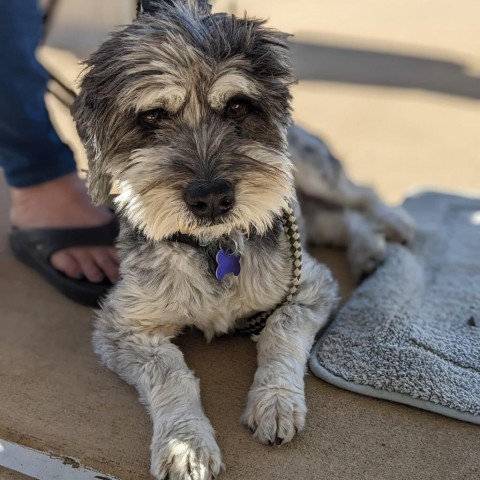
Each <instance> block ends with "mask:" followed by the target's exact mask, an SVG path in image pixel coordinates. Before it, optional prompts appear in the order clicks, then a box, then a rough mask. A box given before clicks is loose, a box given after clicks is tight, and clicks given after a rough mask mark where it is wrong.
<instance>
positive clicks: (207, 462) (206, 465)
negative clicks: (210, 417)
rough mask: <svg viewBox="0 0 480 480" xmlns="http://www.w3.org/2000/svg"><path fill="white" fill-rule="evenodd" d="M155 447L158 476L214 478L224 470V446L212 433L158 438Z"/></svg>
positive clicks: (170, 479) (194, 479)
mask: <svg viewBox="0 0 480 480" xmlns="http://www.w3.org/2000/svg"><path fill="white" fill-rule="evenodd" d="M172 433H173V432H172ZM182 437H184V438H182ZM151 450H152V466H151V473H152V475H153V476H154V477H155V478H156V479H158V480H167V479H168V480H210V479H214V478H216V477H217V476H218V475H219V474H220V473H221V472H222V471H223V470H224V465H223V463H222V457H221V454H220V449H219V448H218V445H217V442H216V441H215V439H214V438H213V436H211V435H209V434H207V435H206V436H200V435H184V434H182V435H175V434H173V435H172V437H171V438H170V439H164V438H159V439H158V440H155V439H154V440H153V442H152V447H151Z"/></svg>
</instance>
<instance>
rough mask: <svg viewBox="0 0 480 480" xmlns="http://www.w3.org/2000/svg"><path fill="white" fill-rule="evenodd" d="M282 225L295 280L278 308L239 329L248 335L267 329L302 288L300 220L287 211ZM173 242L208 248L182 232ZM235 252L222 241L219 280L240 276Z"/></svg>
mask: <svg viewBox="0 0 480 480" xmlns="http://www.w3.org/2000/svg"><path fill="white" fill-rule="evenodd" d="M282 225H283V231H284V233H285V236H286V237H287V239H288V242H289V244H290V253H291V258H292V277H291V280H290V288H289V290H288V293H287V295H286V296H285V298H284V299H283V300H282V301H281V302H279V303H278V304H277V305H275V307H273V308H272V309H270V310H268V311H266V312H260V313H257V314H255V315H253V316H252V317H250V318H247V319H244V320H242V321H241V322H240V325H239V326H238V327H237V332H239V333H243V334H246V335H258V334H259V333H260V332H261V331H262V330H263V327H265V324H266V322H267V318H268V317H269V316H270V315H271V314H272V313H273V312H274V311H275V310H277V309H278V308H280V307H281V306H283V305H285V304H287V303H289V302H291V301H292V299H293V296H294V295H295V293H296V291H297V290H298V286H299V285H300V276H301V273H302V245H301V241H300V233H299V231H298V226H297V220H296V218H295V213H294V211H293V209H292V208H291V207H288V208H287V209H285V210H284V212H283V215H282ZM169 240H170V241H173V242H180V243H185V244H187V245H190V246H193V247H197V248H200V247H205V245H202V244H200V243H199V242H198V240H197V239H196V238H195V237H193V236H191V235H186V234H183V233H177V234H175V235H172V236H171V237H170V238H169ZM232 251H233V250H232V249H230V248H228V239H226V238H225V239H224V242H222V240H220V241H219V246H218V250H217V253H216V256H215V260H216V262H217V268H216V272H215V273H216V278H217V279H218V280H222V279H223V277H224V276H225V275H227V274H229V273H233V274H234V275H239V274H240V270H241V267H240V259H241V257H240V255H239V254H234V253H232Z"/></svg>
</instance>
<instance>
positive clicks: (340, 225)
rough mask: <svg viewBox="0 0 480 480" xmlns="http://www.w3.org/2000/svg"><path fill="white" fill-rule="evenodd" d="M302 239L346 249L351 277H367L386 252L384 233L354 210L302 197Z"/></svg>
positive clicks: (313, 243) (315, 243)
mask: <svg viewBox="0 0 480 480" xmlns="http://www.w3.org/2000/svg"><path fill="white" fill-rule="evenodd" d="M302 213H303V222H302V223H301V225H303V231H302V237H303V238H305V239H306V240H307V242H308V243H309V244H310V245H315V246H331V247H339V248H345V249H346V250H347V258H348V261H349V265H350V269H351V272H352V274H353V277H354V278H355V279H356V280H360V279H361V278H363V277H365V276H366V275H369V274H370V273H372V272H373V270H375V268H376V267H377V266H378V265H380V264H381V263H382V262H383V261H384V259H385V256H386V253H387V244H386V241H385V234H384V232H383V231H382V230H381V229H380V228H379V226H378V225H377V224H376V223H375V222H372V221H370V220H369V219H368V218H367V217H366V216H365V215H361V214H360V213H358V212H357V211H355V210H351V209H346V208H337V207H334V206H332V205H331V204H326V203H324V202H320V201H318V200H315V199H310V198H302Z"/></svg>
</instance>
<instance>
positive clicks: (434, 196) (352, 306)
mask: <svg viewBox="0 0 480 480" xmlns="http://www.w3.org/2000/svg"><path fill="white" fill-rule="evenodd" d="M404 206H405V208H406V209H407V210H408V211H409V212H410V213H411V214H412V215H413V217H414V218H415V220H416V222H417V228H418V234H417V237H416V239H415V241H414V243H413V245H412V247H411V249H407V248H405V247H402V246H400V245H390V246H389V254H388V257H387V260H386V262H385V263H384V265H382V266H381V267H380V268H379V269H378V270H377V271H376V272H375V273H374V274H373V275H372V276H371V277H369V278H368V279H367V280H365V281H364V282H363V283H362V284H361V285H360V287H359V288H358V289H357V290H356V291H355V292H354V293H353V295H352V297H351V299H350V300H349V301H348V302H347V303H346V305H345V306H344V307H343V308H342V309H341V311H340V312H339V314H338V316H337V317H336V319H335V320H334V321H333V323H332V324H331V325H330V327H329V328H328V329H327V331H326V332H325V334H324V335H323V336H322V337H321V338H320V340H319V341H318V342H317V344H316V345H315V347H314V349H313V351H312V355H311V358H310V368H311V369H312V371H313V373H314V374H316V375H317V376H318V377H320V378H322V379H324V380H326V381H327V382H330V383H333V384H335V385H337V386H339V387H342V388H345V389H347V390H352V391H355V392H357V393H361V394H364V395H368V396H372V397H378V398H384V399H388V400H392V401H395V402H400V403H405V404H408V405H413V406H415V407H418V408H423V409H425V410H430V411H433V412H436V413H440V414H442V415H446V416H450V417H454V418H457V419H460V420H464V421H468V422H472V423H478V424H480V198H477V199H475V198H467V197H459V196H454V195H447V194H442V193H433V192H428V193H422V194H418V195H416V196H414V197H410V198H408V199H407V200H406V201H405V203H404Z"/></svg>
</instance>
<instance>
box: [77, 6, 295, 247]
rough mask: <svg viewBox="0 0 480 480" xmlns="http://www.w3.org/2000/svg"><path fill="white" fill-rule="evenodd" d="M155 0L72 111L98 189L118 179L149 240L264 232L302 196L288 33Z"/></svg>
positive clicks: (99, 65)
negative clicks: (294, 153)
mask: <svg viewBox="0 0 480 480" xmlns="http://www.w3.org/2000/svg"><path fill="white" fill-rule="evenodd" d="M152 3H153V4H154V5H153V6H154V8H153V10H152V11H151V12H150V13H144V14H142V15H140V18H139V19H138V20H137V21H136V22H135V23H133V24H132V25H130V26H128V27H126V28H125V29H124V30H122V31H119V32H116V33H114V34H112V36H111V38H110V39H109V40H107V41H106V42H105V43H104V44H103V45H102V46H101V47H100V49H99V50H98V51H97V52H96V53H95V54H94V55H93V56H92V58H91V59H90V60H89V61H88V64H87V71H86V74H85V76H84V77H83V80H82V83H81V91H80V95H79V96H78V98H77V100H76V101H75V104H74V107H73V114H74V119H75V121H76V123H77V129H78V132H79V134H80V137H81V139H82V141H83V143H84V144H85V146H86V149H87V154H88V158H89V168H90V172H89V188H90V193H91V195H92V197H93V199H94V200H95V201H96V202H103V201H104V200H105V199H106V197H107V195H108V194H109V191H110V187H111V183H112V181H115V182H117V183H118V186H119V188H120V195H119V196H118V198H117V200H116V201H117V205H118V206H119V208H120V210H121V211H122V213H123V214H124V215H125V216H126V217H127V218H128V220H129V222H130V223H132V224H133V225H134V226H135V227H137V228H139V229H141V230H142V231H143V232H144V233H145V235H146V236H147V237H149V238H154V239H163V238H167V237H169V236H171V235H172V234H174V233H176V232H181V233H186V234H191V235H194V236H197V237H199V238H200V237H201V238H215V237H219V236H221V235H225V234H228V233H229V232H230V231H231V230H233V229H241V230H244V231H247V232H251V231H256V232H258V233H262V232H265V231H266V230H267V229H268V228H269V227H270V226H271V224H272V222H273V219H274V218H275V217H276V216H277V215H278V214H280V213H281V211H282V209H283V208H284V207H285V206H286V205H287V203H288V201H289V200H290V198H291V196H292V195H293V180H292V172H291V170H292V166H291V162H290V160H289V158H288V153H287V145H286V129H287V127H288V124H289V122H290V94H289V86H290V85H291V84H292V82H293V76H292V68H291V64H290V57H289V53H288V49H287V45H286V38H287V35H285V34H283V33H280V32H278V31H275V30H272V29H270V28H266V27H265V26H264V23H263V22H261V21H258V20H254V19H248V18H236V17H234V16H230V15H226V14H211V13H210V10H209V6H208V4H207V3H206V2H204V1H203V0H201V1H199V0H170V1H169V2H166V1H160V0H159V1H157V2H155V1H152V0H151V1H150V4H152Z"/></svg>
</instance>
